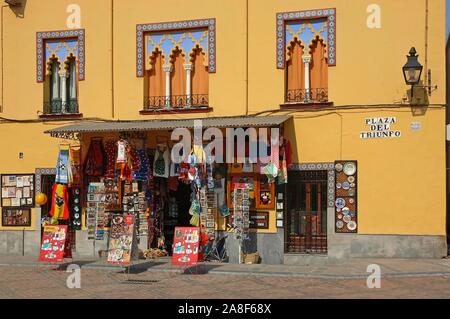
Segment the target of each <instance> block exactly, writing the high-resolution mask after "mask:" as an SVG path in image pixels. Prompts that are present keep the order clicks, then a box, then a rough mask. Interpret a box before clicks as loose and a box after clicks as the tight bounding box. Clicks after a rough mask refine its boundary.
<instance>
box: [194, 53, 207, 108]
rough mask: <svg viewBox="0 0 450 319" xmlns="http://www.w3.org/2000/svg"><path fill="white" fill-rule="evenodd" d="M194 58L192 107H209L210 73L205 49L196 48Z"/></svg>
mask: <svg viewBox="0 0 450 319" xmlns="http://www.w3.org/2000/svg"><path fill="white" fill-rule="evenodd" d="M192 58H193V59H192V60H193V71H192V105H193V106H208V104H209V103H208V90H209V73H208V66H207V65H206V58H205V54H204V52H203V49H201V48H196V49H195V50H194V51H193V53H192Z"/></svg>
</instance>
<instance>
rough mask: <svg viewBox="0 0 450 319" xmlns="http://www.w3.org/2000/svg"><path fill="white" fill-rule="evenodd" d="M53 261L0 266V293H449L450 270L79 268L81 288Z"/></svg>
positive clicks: (137, 295) (65, 296) (282, 295)
mask: <svg viewBox="0 0 450 319" xmlns="http://www.w3.org/2000/svg"><path fill="white" fill-rule="evenodd" d="M69 275H70V273H67V272H65V271H64V270H57V269H56V268H55V267H37V266H15V267H13V266H0V298H2V299H3V298H58V299H75V298H92V299H96V298H121V299H122V298H150V299H152V298H158V299H171V298H180V299H195V298H200V299H205V298H206V299H208V298H214V299H215V298H218V299H221V298H233V299H234V298H244V299H246V298H256V299H259V298H269V299H272V298H450V275H438V274H436V275H433V276H420V275H419V276H416V277H414V276H408V277H398V278H396V277H388V278H383V279H382V280H381V288H380V289H368V288H367V285H366V279H364V278H353V279H342V278H340V279H339V278H338V279H333V278H301V277H288V276H281V277H280V276H267V275H250V274H248V275H242V274H241V275H232V274H211V273H208V274H200V275H191V274H181V273H176V272H150V271H136V272H135V273H131V274H124V273H121V272H119V271H117V270H116V269H114V270H113V269H81V288H80V289H69V288H67V285H66V280H67V278H68V276H69Z"/></svg>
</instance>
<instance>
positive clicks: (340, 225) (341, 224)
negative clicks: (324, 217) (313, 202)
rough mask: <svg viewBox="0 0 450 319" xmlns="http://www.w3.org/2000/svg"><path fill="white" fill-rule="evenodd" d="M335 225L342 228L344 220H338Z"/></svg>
mask: <svg viewBox="0 0 450 319" xmlns="http://www.w3.org/2000/svg"><path fill="white" fill-rule="evenodd" d="M336 227H337V228H339V229H341V228H343V227H344V222H343V221H342V220H338V221H337V222H336Z"/></svg>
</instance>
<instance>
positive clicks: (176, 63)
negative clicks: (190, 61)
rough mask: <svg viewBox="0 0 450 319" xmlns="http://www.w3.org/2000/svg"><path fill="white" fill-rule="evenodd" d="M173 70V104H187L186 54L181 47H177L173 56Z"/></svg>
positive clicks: (176, 105)
mask: <svg viewBox="0 0 450 319" xmlns="http://www.w3.org/2000/svg"><path fill="white" fill-rule="evenodd" d="M171 62H172V72H171V74H170V88H171V92H170V94H171V97H172V98H171V106H172V107H177V108H178V107H185V106H187V101H186V98H187V95H186V71H185V69H184V65H185V63H186V61H185V55H184V54H183V52H182V51H181V50H179V49H175V50H174V51H173V53H172V56H171Z"/></svg>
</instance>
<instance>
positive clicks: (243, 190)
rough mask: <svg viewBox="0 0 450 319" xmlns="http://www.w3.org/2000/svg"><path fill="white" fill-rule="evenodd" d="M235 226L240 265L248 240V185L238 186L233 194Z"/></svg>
mask: <svg viewBox="0 0 450 319" xmlns="http://www.w3.org/2000/svg"><path fill="white" fill-rule="evenodd" d="M233 195H234V196H233V207H234V214H233V224H234V226H235V232H236V238H237V239H238V240H239V264H242V251H243V246H244V241H245V240H247V239H248V230H249V226H250V225H249V215H250V196H249V185H248V184H247V183H243V184H239V185H236V187H235V189H234V194H233Z"/></svg>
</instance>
